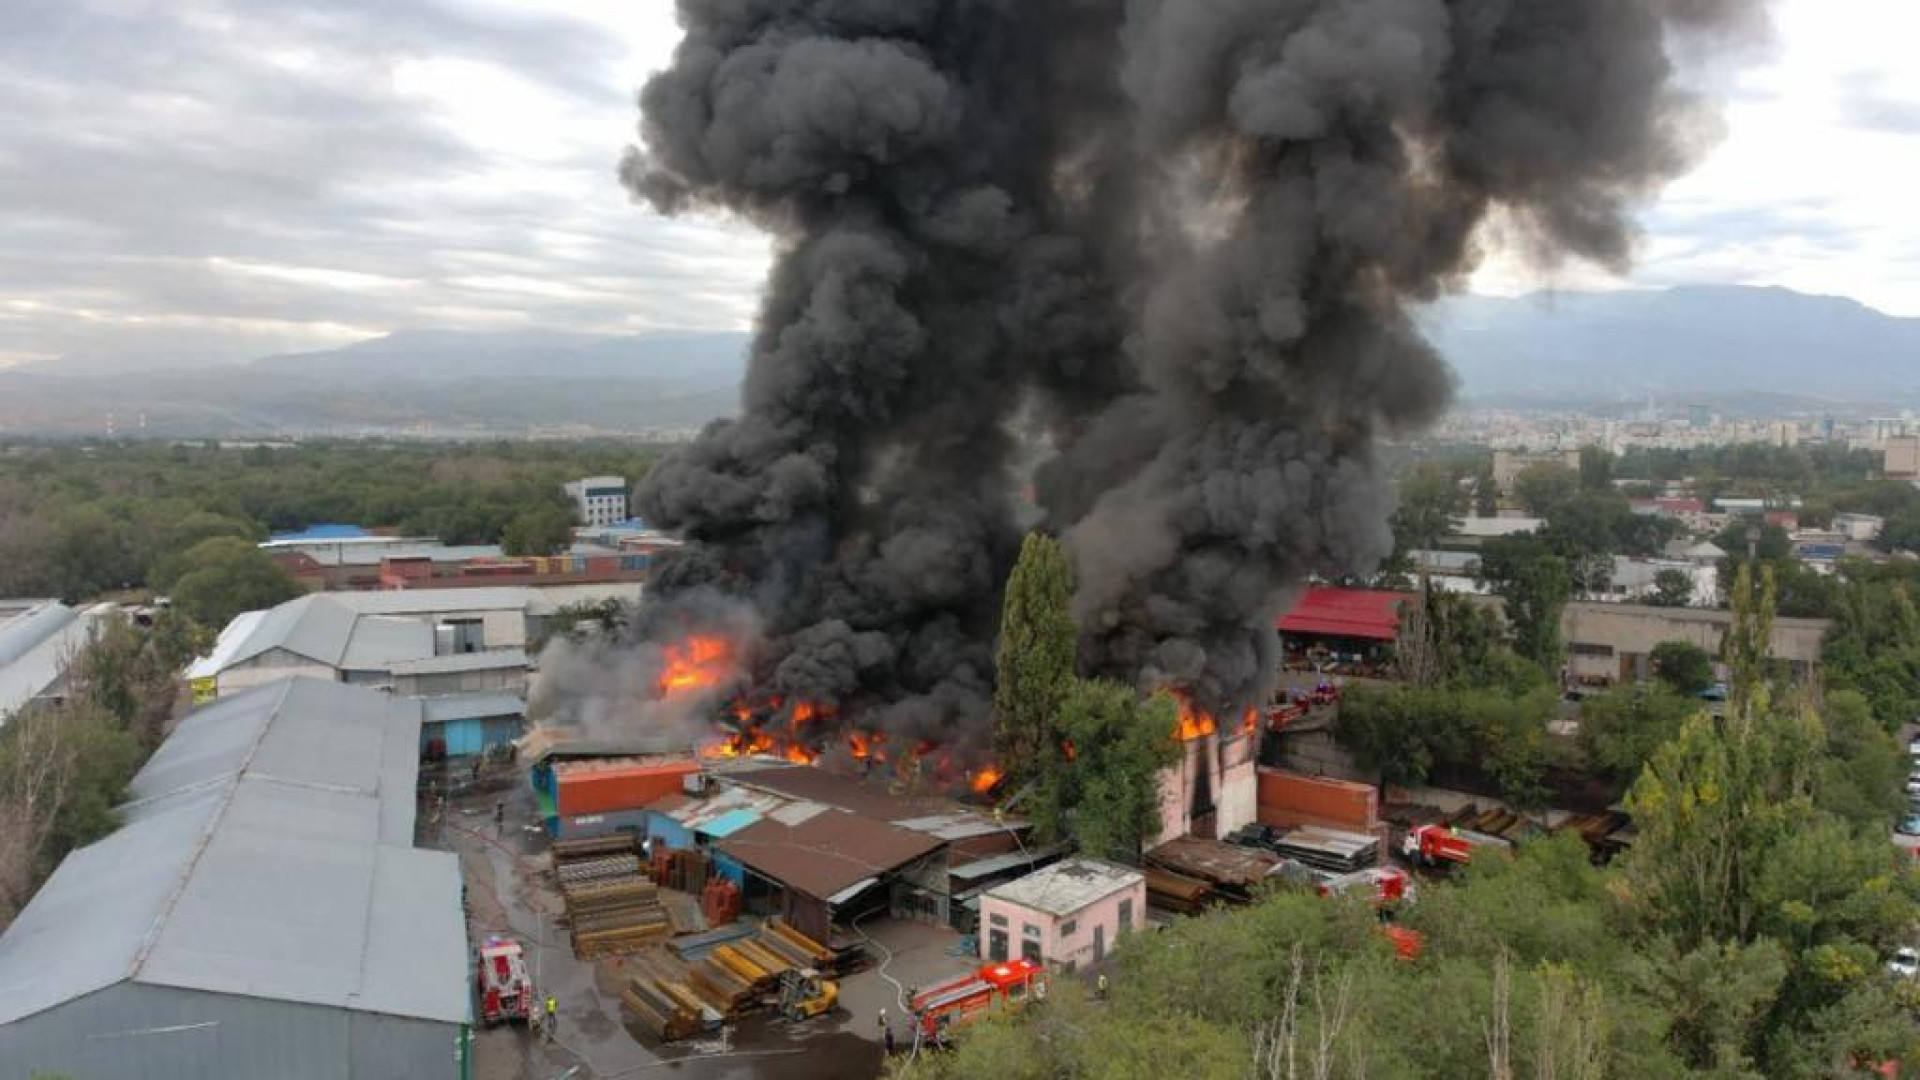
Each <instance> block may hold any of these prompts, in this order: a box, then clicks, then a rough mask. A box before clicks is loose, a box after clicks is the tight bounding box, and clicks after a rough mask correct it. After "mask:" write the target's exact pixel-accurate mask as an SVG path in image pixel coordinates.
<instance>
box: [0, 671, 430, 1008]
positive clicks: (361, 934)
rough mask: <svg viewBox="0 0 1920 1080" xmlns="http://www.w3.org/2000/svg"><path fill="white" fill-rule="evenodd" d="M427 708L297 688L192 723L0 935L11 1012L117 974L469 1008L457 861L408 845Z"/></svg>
mask: <svg viewBox="0 0 1920 1080" xmlns="http://www.w3.org/2000/svg"><path fill="white" fill-rule="evenodd" d="M419 738H420V705H419V703H418V702H416V701H409V700H406V699H396V698H393V697H390V696H388V695H385V694H381V693H378V692H376V691H371V690H364V689H360V688H356V687H350V686H345V685H342V684H338V683H328V682H321V681H318V680H311V679H292V680H286V681H282V682H278V683H273V684H270V685H267V686H263V687H260V688H258V689H255V690H251V691H248V692H246V693H242V694H238V695H235V696H233V697H230V698H226V699H223V700H222V701H220V702H219V703H217V704H214V705H211V706H209V707H207V708H205V709H201V710H199V711H197V712H195V713H193V714H192V715H191V716H189V717H188V718H187V719H186V720H185V721H183V722H182V723H181V725H180V727H179V730H177V731H176V732H175V733H174V734H173V736H172V737H170V738H169V739H168V740H167V742H166V744H165V745H163V746H162V747H161V748H160V750H159V751H158V752H157V753H156V754H155V755H154V757H153V760H152V761H151V762H149V763H148V764H147V767H146V768H144V769H142V770H141V772H140V775H139V776H137V777H136V778H135V779H134V782H133V785H132V789H133V794H134V796H135V801H134V802H132V803H130V804H129V805H128V806H126V807H125V808H123V809H124V819H125V822H126V824H125V825H123V826H122V827H121V828H120V829H119V830H118V831H117V832H115V833H113V834H112V835H110V836H108V837H107V838H106V839H104V840H101V841H100V842H98V843H96V844H92V845H90V846H88V847H85V848H82V849H80V850H79V851H76V852H74V853H73V854H72V855H70V856H68V857H67V859H66V861H65V862H63V863H62V864H61V866H60V869H59V870H58V871H57V872H56V873H55V874H54V876H53V878H52V880H50V881H48V882H47V884H46V886H45V887H44V888H43V889H41V890H40V893H39V895H38V896H36V897H35V898H34V901H33V903H31V904H29V905H28V906H27V909H26V911H24V912H22V913H21V915H20V917H19V919H18V920H16V921H15V922H14V924H13V926H12V928H11V929H10V930H9V931H8V932H7V934H6V936H5V937H0V1023H7V1022H11V1021H14V1020H18V1019H20V1018H22V1017H25V1016H29V1015H32V1014H34V1013H37V1012H41V1011H43V1010H46V1009H50V1008H53V1007H55V1006H58V1005H61V1004H63V1003H65V1002H67V1001H71V1000H73V999H75V998H78V997H81V996H83V995H86V994H89V993H92V992H94V991H97V990H100V989H104V988H106V987H108V986H111V985H114V984H115V983H118V982H122V981H133V982H137V983H141V984H145V985H149V986H168V987H180V988H186V989H193V990H204V991H211V992H214V993H226V994H234V995H241V996H248V997H257V998H267V999H274V1000H281V1001H291V1002H302V1003H308V1004H317V1005H331V1006H336V1007H340V1008H345V1009H352V1010H356V1011H361V1012H375V1013H383V1014H388V1015H393V1016H403V1017H415V1018H422V1019H429V1020H438V1021H443V1022H447V1023H462V1022H465V1020H466V1019H467V1012H468V1004H467V988H466V977H465V967H466V937H465V932H464V927H463V919H462V915H461V906H460V888H461V885H460V869H459V864H458V862H457V860H456V859H455V858H454V857H453V856H451V855H448V854H446V853H443V852H431V851H419V850H415V849H414V848H413V847H412V838H413V836H412V834H413V813H414V799H415V780H416V770H417V767H418V765H417V748H418V745H419Z"/></svg>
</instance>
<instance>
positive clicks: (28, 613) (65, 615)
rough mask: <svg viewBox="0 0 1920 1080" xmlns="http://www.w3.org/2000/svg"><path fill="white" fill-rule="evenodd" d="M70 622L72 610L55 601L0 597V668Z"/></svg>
mask: <svg viewBox="0 0 1920 1080" xmlns="http://www.w3.org/2000/svg"><path fill="white" fill-rule="evenodd" d="M72 621H73V609H72V608H70V607H68V606H67V605H65V604H63V603H61V602H60V601H58V600H0V667H5V666H6V665H8V664H11V663H13V662H14V661H15V660H18V659H20V658H21V657H22V656H25V655H26V654H27V653H28V652H31V651H32V650H33V647H34V646H35V645H38V644H40V643H41V642H42V641H45V640H46V639H47V638H48V637H50V636H52V635H53V634H54V633H55V632H56V631H58V630H59V629H60V628H61V627H63V626H65V625H67V624H68V623H70V622H72Z"/></svg>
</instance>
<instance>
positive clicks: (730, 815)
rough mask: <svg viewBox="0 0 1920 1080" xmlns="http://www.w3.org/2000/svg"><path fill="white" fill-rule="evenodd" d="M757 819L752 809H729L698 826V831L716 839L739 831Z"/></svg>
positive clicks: (758, 818)
mask: <svg viewBox="0 0 1920 1080" xmlns="http://www.w3.org/2000/svg"><path fill="white" fill-rule="evenodd" d="M759 820H760V815H759V814H757V813H755V812H753V811H752V810H747V809H740V810H729V811H727V812H726V813H724V814H721V815H720V816H719V817H717V818H714V819H713V820H712V821H709V822H707V823H706V824H705V825H702V826H700V829H699V831H700V832H702V833H704V834H706V835H707V836H711V837H713V838H714V839H716V840H721V839H725V838H726V837H729V836H732V835H733V834H734V833H737V832H739V831H740V830H741V829H744V828H746V827H747V826H749V825H751V824H753V823H754V822H756V821H759Z"/></svg>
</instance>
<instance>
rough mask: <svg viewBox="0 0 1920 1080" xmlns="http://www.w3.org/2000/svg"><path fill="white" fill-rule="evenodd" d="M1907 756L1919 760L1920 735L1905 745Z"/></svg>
mask: <svg viewBox="0 0 1920 1080" xmlns="http://www.w3.org/2000/svg"><path fill="white" fill-rule="evenodd" d="M1907 754H1908V755H1909V756H1911V757H1916V758H1920V735H1915V736H1914V737H1913V738H1912V740H1910V741H1909V742H1908V743H1907Z"/></svg>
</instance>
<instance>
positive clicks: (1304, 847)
mask: <svg viewBox="0 0 1920 1080" xmlns="http://www.w3.org/2000/svg"><path fill="white" fill-rule="evenodd" d="M1273 850H1274V851H1275V852H1277V853H1279V854H1281V855H1283V856H1285V857H1287V858H1289V859H1294V860H1297V861H1299V862H1303V863H1305V864H1307V865H1308V866H1311V867H1313V868H1314V869H1315V870H1324V871H1325V872H1327V873H1329V874H1351V873H1355V872H1357V871H1360V870H1365V869H1367V868H1369V867H1372V866H1375V865H1378V863H1379V862H1380V838H1379V837H1377V836H1372V835H1370V834H1367V833H1356V832H1346V831H1344V830H1341V829H1324V828H1320V827H1318V826H1307V827H1303V828H1298V829H1294V830H1292V831H1291V832H1288V833H1287V834H1286V835H1285V836H1282V837H1280V838H1279V839H1277V840H1275V841H1274V842H1273Z"/></svg>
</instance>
